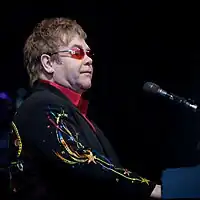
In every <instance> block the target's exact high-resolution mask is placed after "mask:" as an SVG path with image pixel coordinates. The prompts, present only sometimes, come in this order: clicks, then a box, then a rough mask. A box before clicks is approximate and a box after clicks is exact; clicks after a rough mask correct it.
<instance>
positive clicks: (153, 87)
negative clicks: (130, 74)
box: [143, 82, 198, 111]
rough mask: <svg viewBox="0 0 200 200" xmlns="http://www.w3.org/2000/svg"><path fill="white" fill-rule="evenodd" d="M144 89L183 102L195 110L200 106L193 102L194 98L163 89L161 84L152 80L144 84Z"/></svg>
mask: <svg viewBox="0 0 200 200" xmlns="http://www.w3.org/2000/svg"><path fill="white" fill-rule="evenodd" d="M143 90H144V91H145V92H148V93H153V94H158V95H160V96H163V97H166V98H168V99H170V100H172V101H175V102H177V103H180V104H183V105H184V106H186V107H188V108H191V109H192V110H193V111H196V110H197V108H198V106H197V105H196V104H194V103H192V102H191V101H192V100H186V99H185V98H183V97H179V96H177V95H175V94H172V93H168V92H167V91H165V90H163V89H161V88H160V86H159V85H157V84H155V83H152V82H146V83H145V84H144V86H143Z"/></svg>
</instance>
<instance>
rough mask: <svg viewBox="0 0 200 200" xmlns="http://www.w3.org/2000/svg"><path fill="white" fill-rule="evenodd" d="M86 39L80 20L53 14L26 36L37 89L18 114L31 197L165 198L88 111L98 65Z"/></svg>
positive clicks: (32, 79) (30, 71)
mask: <svg viewBox="0 0 200 200" xmlns="http://www.w3.org/2000/svg"><path fill="white" fill-rule="evenodd" d="M85 39H86V33H85V32H84V31H83V29H82V28H81V26H80V25H78V24H77V23H76V21H74V20H70V19H66V18H52V19H45V20H43V21H42V22H41V23H39V24H38V25H37V26H36V27H35V29H34V30H33V32H32V34H31V35H30V36H29V37H28V39H27V41H26V44H25V47H24V59H25V66H26V68H27V71H28V74H29V77H30V84H31V86H32V92H31V94H30V95H29V97H28V98H27V99H26V100H25V101H24V102H23V103H22V105H21V106H20V107H19V109H18V111H17V113H16V116H15V120H14V121H15V123H16V126H17V128H18V130H19V133H20V135H21V138H22V144H23V152H24V153H23V160H24V174H25V176H24V177H25V180H27V182H26V186H27V187H24V190H23V189H22V190H21V191H23V192H22V193H23V194H24V195H25V193H26V195H27V196H26V197H28V198H29V199H30V196H31V197H32V198H33V199H44V198H47V197H48V198H49V199H50V198H51V199H57V200H58V199H61V198H62V199H63V198H68V196H69V195H71V196H72V197H75V198H78V197H83V198H86V199H94V198H96V197H97V198H98V197H99V198H101V197H104V198H106V197H112V198H113V197H117V196H119V195H121V196H122V195H123V197H125V198H126V199H140V198H141V199H143V198H148V197H149V196H152V197H157V198H160V196H161V187H160V186H159V185H156V184H155V183H153V182H151V181H149V180H147V179H145V178H142V177H140V176H139V175H137V174H136V173H133V172H130V171H129V170H127V169H124V168H123V167H122V166H121V165H120V163H119V161H118V158H117V156H116V155H115V152H114V150H113V149H112V147H111V145H110V143H109V141H108V140H107V139H106V137H105V136H104V134H103V133H102V132H101V131H100V129H99V128H98V127H97V126H96V125H95V124H94V123H92V122H91V121H90V120H89V119H88V118H87V101H86V100H84V99H83V98H82V96H83V93H84V92H85V91H86V90H88V89H89V88H90V87H91V80H92V75H93V67H92V57H91V56H92V54H91V50H90V48H89V46H88V45H87V43H86V41H85ZM61 182H63V183H61ZM28 185H30V186H28ZM22 188H23V186H22ZM25 191H26V192H25ZM19 193H20V191H19Z"/></svg>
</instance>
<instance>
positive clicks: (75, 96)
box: [40, 80, 88, 115]
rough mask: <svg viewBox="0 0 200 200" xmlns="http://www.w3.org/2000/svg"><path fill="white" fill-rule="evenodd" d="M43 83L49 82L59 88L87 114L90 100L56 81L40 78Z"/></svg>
mask: <svg viewBox="0 0 200 200" xmlns="http://www.w3.org/2000/svg"><path fill="white" fill-rule="evenodd" d="M40 81H41V82H43V83H47V84H49V85H51V86H53V87H55V88H57V89H58V90H60V91H61V92H62V93H63V94H64V95H65V96H66V97H67V98H68V99H69V100H70V101H71V102H72V103H73V104H74V105H75V106H76V107H77V108H78V109H79V110H80V111H81V113H82V114H83V115H86V114H87V109H88V101H87V100H84V99H83V98H82V97H81V94H79V93H76V92H75V91H73V90H71V89H69V88H66V87H64V86H61V85H58V84H57V83H55V82H51V81H47V80H40Z"/></svg>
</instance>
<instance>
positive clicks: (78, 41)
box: [61, 36, 90, 50]
mask: <svg viewBox="0 0 200 200" xmlns="http://www.w3.org/2000/svg"><path fill="white" fill-rule="evenodd" d="M73 46H80V47H82V48H83V49H90V48H89V46H88V44H87V43H86V41H85V40H84V39H82V38H80V37H79V36H75V37H73V38H72V40H71V41H70V42H69V44H68V45H66V46H63V47H61V50H62V49H64V48H71V47H73Z"/></svg>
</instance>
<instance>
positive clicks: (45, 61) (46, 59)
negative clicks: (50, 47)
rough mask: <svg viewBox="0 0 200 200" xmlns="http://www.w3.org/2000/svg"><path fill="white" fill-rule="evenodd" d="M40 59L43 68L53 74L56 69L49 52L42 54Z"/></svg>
mask: <svg viewBox="0 0 200 200" xmlns="http://www.w3.org/2000/svg"><path fill="white" fill-rule="evenodd" d="M40 61H41V64H42V67H43V69H44V70H45V71H46V72H47V73H48V74H52V73H53V72H54V69H53V67H52V62H51V57H50V56H49V55H47V54H42V55H41V57H40Z"/></svg>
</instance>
